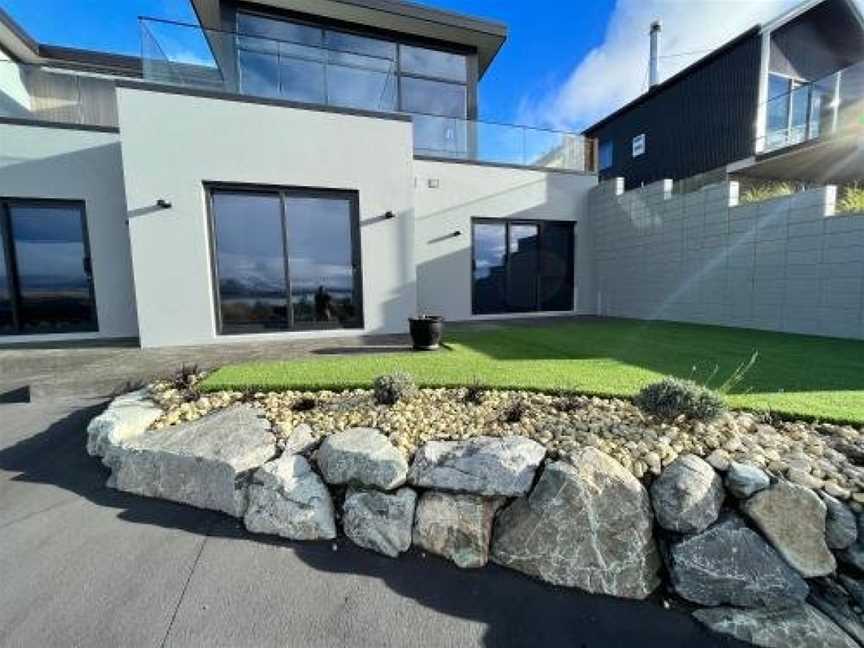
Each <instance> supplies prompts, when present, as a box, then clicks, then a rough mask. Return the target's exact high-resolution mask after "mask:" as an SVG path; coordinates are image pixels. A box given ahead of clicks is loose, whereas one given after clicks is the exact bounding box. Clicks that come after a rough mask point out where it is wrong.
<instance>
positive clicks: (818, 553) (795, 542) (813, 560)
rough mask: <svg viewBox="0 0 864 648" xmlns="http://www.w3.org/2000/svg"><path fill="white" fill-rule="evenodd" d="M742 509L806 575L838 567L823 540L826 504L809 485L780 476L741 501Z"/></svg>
mask: <svg viewBox="0 0 864 648" xmlns="http://www.w3.org/2000/svg"><path fill="white" fill-rule="evenodd" d="M741 508H742V510H743V511H744V512H745V513H746V514H747V515H748V516H749V517H750V519H752V520H753V522H755V524H756V526H757V527H759V530H760V531H762V533H764V534H765V537H766V538H768V541H769V542H770V543H771V544H772V545H773V546H774V548H775V549H777V551H778V552H780V555H781V556H783V558H785V559H786V562H788V563H789V564H790V565H792V567H794V568H795V569H797V570H798V572H799V573H800V574H801V575H802V576H804V577H805V578H815V577H816V576H825V575H826V574H830V573H831V572H833V571H834V570H835V569H836V567H837V562H836V561H835V560H834V556H833V555H832V554H831V551H830V550H829V549H828V545H827V544H826V542H825V520H826V517H827V507H826V506H825V503H824V502H823V501H822V500H821V499H819V496H818V495H817V494H816V493H814V492H813V491H812V490H810V489H809V488H805V487H804V486H798V485H797V484H792V483H790V482H788V481H786V480H780V481H778V482H777V483H776V484H774V485H773V486H772V487H771V488H768V489H766V490H763V491H761V492H759V493H756V494H755V495H754V496H753V497H751V498H750V499H749V500H747V501H746V502H744V504H743V505H742V507H741Z"/></svg>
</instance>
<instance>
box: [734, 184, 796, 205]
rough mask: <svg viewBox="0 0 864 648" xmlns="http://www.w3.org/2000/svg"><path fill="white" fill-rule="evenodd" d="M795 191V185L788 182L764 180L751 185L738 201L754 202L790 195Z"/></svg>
mask: <svg viewBox="0 0 864 648" xmlns="http://www.w3.org/2000/svg"><path fill="white" fill-rule="evenodd" d="M794 193H795V187H794V186H793V185H792V184H791V183H789V182H765V183H762V184H758V185H753V186H752V187H750V188H749V189H748V190H747V191H745V192H744V194H743V195H742V196H741V199H740V201H739V202H741V203H754V202H762V201H763V200H771V199H772V198H781V197H783V196H791V195H792V194H794Z"/></svg>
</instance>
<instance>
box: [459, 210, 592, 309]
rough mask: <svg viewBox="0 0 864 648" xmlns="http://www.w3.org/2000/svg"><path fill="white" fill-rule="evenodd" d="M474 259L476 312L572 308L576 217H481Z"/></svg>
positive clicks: (475, 230)
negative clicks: (554, 218) (516, 218)
mask: <svg viewBox="0 0 864 648" xmlns="http://www.w3.org/2000/svg"><path fill="white" fill-rule="evenodd" d="M471 259H472V261H471V266H472V267H471V271H472V277H471V286H472V288H471V301H472V312H473V314H475V315H492V314H503V313H528V312H545V311H572V310H573V303H574V300H573V287H574V281H573V278H574V268H573V266H574V259H575V235H574V223H572V222H561V221H544V220H507V219H489V218H476V219H474V220H473V221H472V227H471Z"/></svg>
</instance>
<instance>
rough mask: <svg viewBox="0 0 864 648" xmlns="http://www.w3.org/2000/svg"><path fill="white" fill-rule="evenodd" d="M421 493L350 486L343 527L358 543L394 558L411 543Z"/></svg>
mask: <svg viewBox="0 0 864 648" xmlns="http://www.w3.org/2000/svg"><path fill="white" fill-rule="evenodd" d="M416 503H417V493H415V492H414V491H413V490H411V489H410V488H400V489H399V490H398V491H396V492H395V493H381V492H379V491H358V490H349V491H348V494H347V495H346V497H345V504H344V506H343V509H342V513H343V515H342V527H343V528H344V529H345V535H347V536H348V537H349V538H351V540H353V541H354V543H355V544H357V545H360V546H361V547H365V548H366V549H371V550H372V551H377V552H378V553H382V554H384V555H386V556H390V557H391V558H397V557H398V556H399V554H400V553H402V552H405V551H408V549H409V548H410V547H411V525H412V524H413V522H414V506H415V505H416Z"/></svg>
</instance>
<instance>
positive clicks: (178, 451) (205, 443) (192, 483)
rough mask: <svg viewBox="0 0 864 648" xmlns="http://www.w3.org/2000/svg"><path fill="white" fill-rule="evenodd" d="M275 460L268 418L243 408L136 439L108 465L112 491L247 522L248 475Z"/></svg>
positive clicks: (110, 458)
mask: <svg viewBox="0 0 864 648" xmlns="http://www.w3.org/2000/svg"><path fill="white" fill-rule="evenodd" d="M275 454H276V439H275V438H274V436H273V434H272V433H271V431H270V424H269V423H268V422H267V420H266V419H265V418H263V412H261V411H260V410H258V409H256V408H252V407H249V406H246V405H238V406H235V407H231V408H229V409H225V410H222V411H220V412H216V413H215V414H211V415H210V416H205V417H204V418H201V419H198V420H197V421H193V422H191V423H184V424H181V425H175V426H173V427H168V428H164V429H161V430H152V431H150V432H147V433H145V434H142V435H140V436H137V437H135V438H134V439H132V440H131V441H128V442H127V443H125V444H123V445H122V446H118V447H115V448H112V449H111V450H110V451H109V452H108V454H107V455H106V456H105V459H104V461H105V464H106V465H107V466H109V467H110V468H111V469H112V471H113V472H112V475H111V477H110V478H109V479H108V486H111V487H113V488H116V489H118V490H121V491H125V492H127V493H135V494H136V495H146V496H148V497H158V498H161V499H167V500H170V501H172V502H180V503H181V504H190V505H192V506H197V507H198V508H203V509H210V510H214V511H222V512H223V513H227V514H228V515H233V516H235V517H243V515H244V513H245V512H246V487H247V482H248V478H249V475H250V474H251V473H252V471H254V470H255V469H257V468H258V467H259V466H261V465H262V464H264V463H266V462H267V461H269V460H270V459H272V458H273V456H274V455H275Z"/></svg>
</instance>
